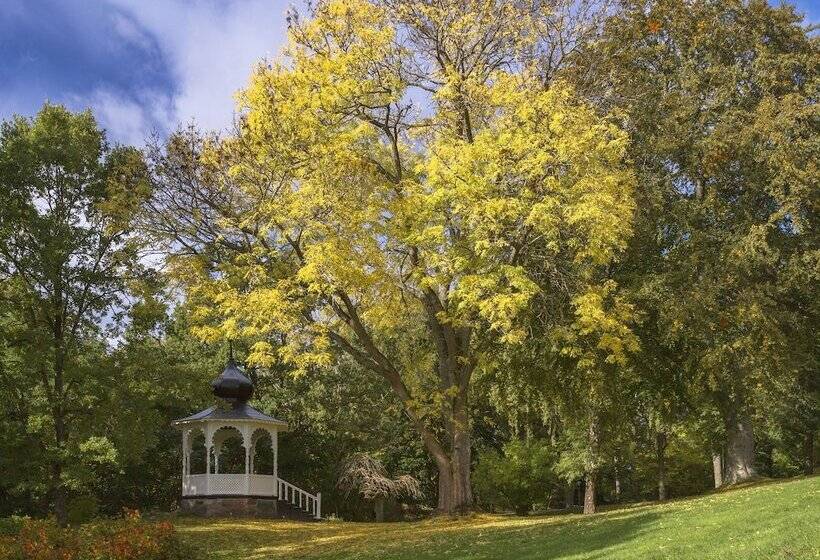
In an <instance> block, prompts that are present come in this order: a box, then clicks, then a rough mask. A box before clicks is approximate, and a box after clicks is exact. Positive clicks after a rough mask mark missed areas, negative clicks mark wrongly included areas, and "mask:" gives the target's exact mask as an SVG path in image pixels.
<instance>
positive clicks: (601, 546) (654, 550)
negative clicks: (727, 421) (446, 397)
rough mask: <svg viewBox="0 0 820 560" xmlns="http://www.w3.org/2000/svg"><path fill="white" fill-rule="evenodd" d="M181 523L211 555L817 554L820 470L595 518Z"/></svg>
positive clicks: (612, 559)
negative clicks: (818, 474)
mask: <svg viewBox="0 0 820 560" xmlns="http://www.w3.org/2000/svg"><path fill="white" fill-rule="evenodd" d="M176 524H177V527H178V529H179V531H180V532H181V533H182V535H184V538H185V539H189V540H190V541H191V542H192V543H195V544H196V545H198V546H199V547H200V548H203V549H204V550H206V551H208V552H209V553H210V558H213V559H234V558H236V559H248V560H254V559H256V560H258V559H263V558H283V559H284V558H287V559H293V558H301V559H320V558H326V559H331V558H332V559H342V558H344V559H352V558H376V559H380V560H400V559H401V560H423V559H431V560H432V559H435V560H442V559H464V560H466V559H471V560H473V559H474V560H478V559H496V558H498V559H539V560H558V559H560V560H569V559H573V560H580V559H584V560H593V559H596V560H598V559H600V560H604V559H606V560H617V559H638V558H640V559H660V558H670V559H676V560H679V559H698V560H702V559H707V558H714V559H720V560H727V559H743V560H755V559H760V560H763V559H766V560H770V559H778V558H779V559H797V558H801V559H802V558H820V477H811V478H802V479H793V480H788V481H781V482H765V483H759V484H756V485H753V486H750V487H746V488H738V489H735V490H731V491H727V492H720V493H715V494H710V495H708V496H701V497H698V498H692V499H686V500H677V501H672V502H668V503H665V504H663V505H656V504H639V505H632V506H628V507H623V508H619V509H612V510H610V511H606V512H603V513H599V514H597V515H592V516H582V515H576V514H573V515H555V516H539V517H526V518H521V517H512V516H504V515H475V516H471V517H469V518H466V519H455V520H454V519H443V518H437V519H429V520H425V521H418V522H406V523H383V524H376V523H348V522H340V521H326V522H322V523H297V522H291V521H261V520H259V521H256V520H235V519H223V520H201V519H190V518H184V519H183V518H181V519H178V520H177V521H176Z"/></svg>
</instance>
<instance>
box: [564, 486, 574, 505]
mask: <svg viewBox="0 0 820 560" xmlns="http://www.w3.org/2000/svg"><path fill="white" fill-rule="evenodd" d="M571 507H575V483H574V482H572V483H570V484H567V485H566V486H565V487H564V508H565V509H568V508H571Z"/></svg>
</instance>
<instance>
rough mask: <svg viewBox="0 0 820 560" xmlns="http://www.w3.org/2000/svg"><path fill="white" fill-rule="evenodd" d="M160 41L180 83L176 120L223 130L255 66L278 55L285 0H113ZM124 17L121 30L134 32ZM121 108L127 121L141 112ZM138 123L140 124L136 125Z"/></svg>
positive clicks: (174, 112)
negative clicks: (238, 94)
mask: <svg viewBox="0 0 820 560" xmlns="http://www.w3.org/2000/svg"><path fill="white" fill-rule="evenodd" d="M110 1H111V2H112V3H113V4H115V5H116V6H117V7H119V8H121V9H123V10H125V11H126V12H127V13H128V14H129V15H130V16H131V17H132V18H133V21H135V22H136V23H137V24H139V25H140V26H141V27H142V28H143V30H144V31H145V32H147V33H150V34H151V35H152V36H153V38H154V39H155V40H156V41H157V42H158V44H159V46H160V48H161V49H162V51H163V53H164V54H165V56H166V57H167V60H168V61H169V63H170V64H171V66H172V73H173V75H174V76H175V78H176V81H177V88H178V90H177V91H176V92H175V94H174V96H173V102H172V103H173V110H172V115H171V116H172V122H169V123H168V125H169V126H170V127H173V126H174V125H175V123H176V122H186V121H190V120H191V119H194V120H195V121H196V122H197V123H199V124H200V125H201V126H202V127H204V128H207V129H216V130H221V129H224V128H226V127H228V126H229V125H230V124H231V122H232V119H233V115H234V110H235V102H234V94H235V92H236V91H237V90H239V89H241V88H242V87H244V86H245V85H246V83H247V81H248V77H249V76H250V73H251V71H252V69H253V67H254V65H255V64H256V63H257V62H258V61H260V60H262V59H264V58H272V57H274V56H276V55H277V53H278V52H279V50H280V49H281V47H282V45H283V44H284V41H285V34H286V24H285V12H286V10H287V8H288V6H289V5H290V2H288V1H286V0H245V1H223V2H219V1H216V0H213V1H212V0H200V1H197V2H191V1H183V0H110ZM126 23H128V22H127V20H125V18H124V23H123V24H122V25H123V28H122V29H118V30H119V31H120V33H124V34H131V35H133V34H135V33H138V32H137V31H136V30H134V29H132V28H130V27H128V26H127V25H126ZM132 109H133V108H131V107H128V106H120V107H116V105H115V104H112V106H111V111H112V114H117V113H118V112H119V117H120V118H122V120H123V122H126V123H128V122H129V118H133V119H134V121H133V122H134V123H136V116H135V115H134V113H133V112H132ZM134 126H135V127H137V125H136V124H134Z"/></svg>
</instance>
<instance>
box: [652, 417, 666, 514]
mask: <svg viewBox="0 0 820 560" xmlns="http://www.w3.org/2000/svg"><path fill="white" fill-rule="evenodd" d="M667 444H668V436H667V435H666V432H657V433H656V434H655V453H656V457H657V461H658V501H661V502H663V501H664V500H666V446H667Z"/></svg>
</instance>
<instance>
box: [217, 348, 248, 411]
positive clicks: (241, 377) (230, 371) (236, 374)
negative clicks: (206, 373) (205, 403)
mask: <svg viewBox="0 0 820 560" xmlns="http://www.w3.org/2000/svg"><path fill="white" fill-rule="evenodd" d="M211 387H212V388H213V391H214V395H216V396H217V397H219V398H221V399H225V400H226V401H229V402H231V403H234V404H241V403H245V402H247V401H248V400H250V398H251V395H253V383H251V380H250V379H248V378H247V377H245V374H244V373H242V370H240V369H239V366H237V365H236V362H234V361H233V358H231V359H230V360H228V365H226V366H225V369H224V370H223V371H222V373H221V374H219V377H217V378H216V379H214V380H213V381H211Z"/></svg>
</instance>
